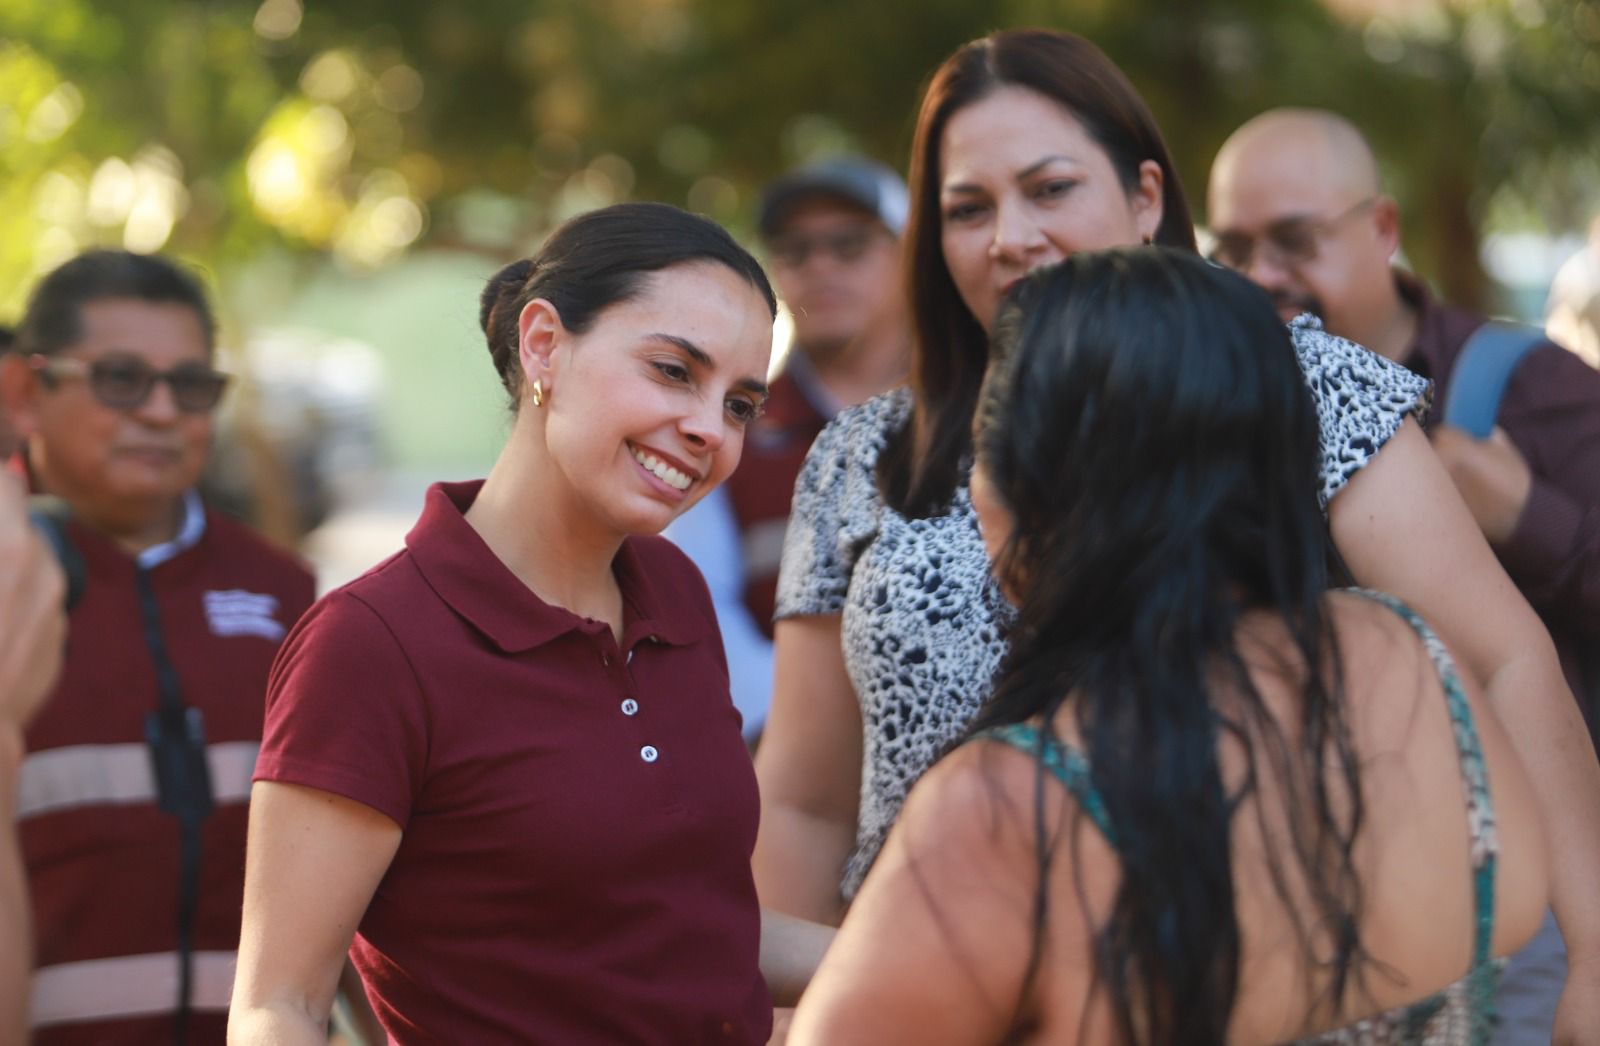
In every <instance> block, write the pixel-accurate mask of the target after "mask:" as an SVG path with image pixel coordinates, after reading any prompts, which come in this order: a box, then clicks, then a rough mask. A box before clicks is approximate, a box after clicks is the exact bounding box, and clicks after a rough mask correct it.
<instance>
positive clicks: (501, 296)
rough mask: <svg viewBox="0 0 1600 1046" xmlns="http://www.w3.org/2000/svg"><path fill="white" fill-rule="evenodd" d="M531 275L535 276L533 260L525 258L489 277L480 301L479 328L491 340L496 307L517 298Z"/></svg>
mask: <svg viewBox="0 0 1600 1046" xmlns="http://www.w3.org/2000/svg"><path fill="white" fill-rule="evenodd" d="M531 275H533V259H532V258H523V259H522V260H521V261H514V262H512V263H511V264H510V265H507V266H506V267H505V268H503V269H501V270H500V271H499V272H497V273H495V274H494V275H493V276H491V277H489V282H488V283H487V284H486V285H485V286H484V288H483V296H482V297H481V298H479V299H478V326H479V327H480V328H482V330H483V333H485V334H487V335H489V337H490V338H491V340H492V339H493V337H494V332H493V331H491V330H490V329H489V327H490V324H491V323H492V322H493V320H494V313H495V306H497V305H499V304H500V303H501V302H502V301H504V300H506V299H508V298H511V299H514V298H516V296H517V294H518V293H519V292H520V291H521V290H522V285H523V284H525V283H527V282H528V277H529V276H531Z"/></svg>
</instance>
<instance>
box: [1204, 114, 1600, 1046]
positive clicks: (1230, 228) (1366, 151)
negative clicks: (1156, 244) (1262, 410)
mask: <svg viewBox="0 0 1600 1046" xmlns="http://www.w3.org/2000/svg"><path fill="white" fill-rule="evenodd" d="M1208 211H1209V218H1210V221H1211V224H1212V229H1213V232H1214V234H1215V236H1216V240H1217V246H1216V250H1215V252H1214V254H1213V256H1214V257H1215V258H1216V259H1217V260H1218V261H1220V262H1222V263H1223V264H1225V265H1228V266H1230V267H1231V268H1234V269H1237V270H1238V271H1240V272H1242V273H1244V274H1245V275H1247V276H1249V277H1250V278H1251V279H1252V280H1254V281H1255V282H1256V283H1257V284H1259V285H1260V286H1261V287H1262V289H1264V290H1265V291H1266V292H1267V293H1268V294H1269V295H1271V297H1272V299H1273V301H1274V303H1275V304H1276V305H1277V306H1278V311H1279V313H1280V314H1281V315H1282V316H1283V318H1284V319H1285V321H1287V320H1289V319H1290V318H1292V317H1293V316H1295V315H1296V314H1298V313H1301V312H1310V313H1313V314H1315V315H1316V316H1318V317H1319V318H1320V319H1321V320H1322V322H1323V324H1324V325H1325V326H1326V327H1327V329H1328V330H1329V331H1330V332H1331V333H1333V334H1337V335H1339V336H1340V337H1343V338H1348V339H1350V340H1351V341H1354V342H1358V343H1359V344H1361V345H1364V346H1366V347H1367V348H1369V349H1371V350H1372V351H1373V352H1376V353H1379V354H1380V355H1383V356H1386V357H1388V358H1389V359H1391V360H1394V361H1395V362H1397V363H1400V364H1402V365H1404V366H1406V367H1408V368H1410V369H1411V370H1413V371H1416V372H1417V373H1419V374H1421V375H1422V376H1423V377H1425V378H1430V379H1432V380H1433V381H1434V382H1435V383H1436V387H1437V393H1436V394H1437V395H1439V396H1441V397H1442V396H1443V394H1444V391H1445V390H1447V389H1448V388H1449V382H1450V377H1451V374H1452V373H1453V372H1454V369H1455V366H1456V363H1457V361H1458V360H1459V358H1460V356H1461V353H1462V350H1463V347H1464V346H1465V344H1466V342H1467V340H1468V338H1469V337H1471V336H1472V334H1473V333H1474V332H1475V331H1477V330H1478V329H1479V328H1480V327H1482V326H1483V325H1484V323H1485V322H1486V319H1485V317H1483V316H1479V315H1477V314H1475V313H1471V312H1468V311H1466V310H1464V309H1458V308H1455V307H1453V306H1450V305H1447V304H1445V303H1442V302H1438V301H1435V300H1434V299H1433V298H1432V296H1431V295H1430V294H1429V293H1428V289H1427V287H1426V286H1425V285H1424V284H1423V282H1422V281H1421V280H1420V279H1418V278H1417V277H1416V276H1414V275H1412V274H1410V273H1408V272H1404V271H1402V270H1400V269H1397V268H1392V267H1391V259H1392V258H1393V256H1394V254H1395V252H1396V251H1397V250H1398V249H1399V243H1400V214H1399V207H1398V205H1397V204H1396V203H1395V201H1394V200H1393V199H1391V198H1389V197H1388V196H1386V195H1384V193H1383V191H1382V188H1381V186H1380V184H1379V179H1378V165H1377V161H1376V159H1375V158H1374V157H1373V155H1372V150H1371V148H1370V146H1369V145H1368V144H1367V142H1366V140H1365V138H1363V137H1362V135H1361V133H1360V132H1359V131H1358V130H1357V129H1356V128H1355V126H1354V125H1353V124H1351V123H1350V122H1349V121H1348V120H1346V119H1345V118H1343V117H1341V116H1338V115H1337V114H1334V113H1331V112H1326V111H1324V110H1317V109H1275V110H1272V111H1270V112H1267V113H1263V114H1261V115H1260V116H1257V117H1256V118H1254V119H1252V120H1250V121H1249V122H1247V123H1246V124H1244V126H1242V127H1240V128H1239V129H1238V130H1237V131H1235V132H1234V133H1233V135H1232V136H1230V137H1229V138H1228V140H1227V141H1226V142H1225V143H1224V144H1223V146H1222V149H1221V151H1219V152H1218V154H1217V158H1216V161H1215V163H1214V164H1213V165H1212V168H1211V182H1210V192H1209V200H1208ZM1429 435H1430V437H1431V439H1432V441H1433V445H1434V449H1435V450H1436V451H1437V452H1438V454H1439V457H1440V459H1441V460H1442V461H1443V462H1444V464H1445V466H1446V467H1447V468H1448V469H1449V471H1450V475H1451V478H1452V479H1454V480H1455V483H1456V487H1457V489H1458V490H1459V491H1460V492H1461V495H1462V498H1463V500H1464V501H1465V502H1466V503H1467V507H1468V508H1469V509H1471V510H1472V514H1473V516H1474V517H1475V518H1476V519H1477V522H1478V526H1479V528H1480V529H1481V530H1482V531H1483V535H1484V537H1485V538H1486V539H1487V540H1488V542H1489V544H1490V545H1491V546H1492V547H1493V548H1494V550H1495V553H1496V554H1497V555H1498V556H1499V558H1500V562H1501V563H1502V564H1503V565H1504V567H1505V569H1506V573H1507V574H1509V575H1510V576H1511V579H1512V580H1513V581H1515V582H1516V584H1517V587H1518V588H1519V589H1521V591H1522V594H1523V595H1524V596H1526V597H1527V600H1528V602H1529V603H1530V604H1532V606H1533V608H1534V609H1535V610H1537V611H1538V612H1539V615H1540V617H1541V618H1542V619H1543V620H1544V622H1545V625H1546V626H1547V627H1548V628H1549V630H1550V634H1551V637H1552V638H1553V639H1554V640H1555V643H1556V648H1557V650H1558V652H1559V653H1560V656H1561V664H1562V667H1563V669H1564V670H1565V672H1566V676H1567V681H1568V684H1569V685H1570V686H1571V687H1572V690H1573V693H1574V695H1575V696H1577V698H1578V701H1579V704H1580V705H1581V706H1582V708H1583V712H1584V716H1585V718H1586V719H1588V722H1589V729H1590V733H1591V736H1600V685H1597V683H1596V681H1595V676H1596V675H1597V674H1600V673H1596V671H1595V670H1596V667H1597V666H1596V659H1597V657H1600V372H1597V371H1595V370H1594V369H1593V368H1591V367H1588V366H1586V365H1585V364H1584V363H1583V362H1582V361H1581V360H1580V359H1579V358H1578V357H1577V356H1575V355H1573V354H1572V353H1570V352H1566V351H1564V350H1563V349H1561V348H1560V347H1559V346H1557V345H1555V344H1553V343H1549V342H1546V343H1544V344H1543V345H1541V346H1538V347H1536V348H1534V349H1533V350H1532V351H1531V352H1530V353H1529V354H1528V355H1527V356H1526V357H1525V358H1524V359H1523V360H1522V361H1521V363H1520V364H1519V365H1518V367H1517V369H1516V371H1515V372H1514V374H1513V377H1512V380H1511V382H1510V384H1509V385H1508V386H1507V388H1506V393H1505V398H1504V399H1503V400H1502V402H1501V405H1500V412H1499V425H1497V426H1496V427H1495V429H1494V430H1493V432H1492V433H1491V434H1490V435H1489V437H1488V438H1487V439H1482V440H1480V439H1476V438H1474V437H1473V436H1472V435H1470V434H1469V433H1467V432H1465V431H1463V430H1461V429H1459V428H1455V427H1453V426H1449V425H1443V424H1439V423H1433V424H1431V425H1430V426H1429ZM1552 830H1555V828H1554V826H1552ZM1564 971H1565V964H1564V961H1563V957H1562V953H1561V939H1560V937H1559V935H1557V933H1556V928H1555V924H1554V923H1553V922H1551V921H1548V920H1547V922H1546V925H1545V928H1544V929H1543V930H1541V931H1540V934H1539V936H1538V937H1536V938H1535V939H1534V941H1533V943H1532V944H1530V945H1529V946H1528V947H1527V948H1526V949H1525V950H1524V952H1523V953H1521V954H1520V955H1519V956H1517V957H1516V958H1514V959H1513V961H1512V965H1511V968H1510V970H1509V972H1508V975H1507V978H1506V980H1505V981H1504V982H1503V983H1502V990H1501V995H1500V997H1499V999H1498V1006H1499V1009H1500V1011H1501V1015H1502V1018H1503V1020H1502V1022H1501V1024H1500V1027H1499V1030H1498V1031H1497V1032H1496V1038H1495V1040H1494V1041H1495V1043H1496V1044H1497V1046H1509V1044H1517V1046H1520V1044H1521V1043H1525V1042H1528V1043H1531V1042H1541V1043H1546V1042H1549V1041H1550V1035H1551V1026H1552V1014H1553V1011H1554V1009H1555V1006H1556V1002H1557V999H1558V997H1559V995H1560V990H1561V984H1562V977H1563V974H1564Z"/></svg>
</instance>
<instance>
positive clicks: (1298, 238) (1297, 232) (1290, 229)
mask: <svg viewBox="0 0 1600 1046" xmlns="http://www.w3.org/2000/svg"><path fill="white" fill-rule="evenodd" d="M1377 200H1378V198H1377V197H1376V196H1369V197H1367V198H1366V199H1365V200H1360V201H1357V202H1356V203H1353V204H1351V205H1350V206H1349V207H1346V208H1345V209H1344V210H1342V211H1340V212H1339V213H1338V214H1335V215H1334V216H1333V217H1331V218H1323V219H1320V220H1319V219H1316V218H1286V219H1284V220H1283V221H1278V222H1273V223H1272V224H1271V225H1269V226H1267V228H1266V230H1265V231H1264V232H1262V234H1261V235H1260V236H1250V235H1248V234H1246V233H1242V232H1219V233H1217V245H1216V247H1215V248H1214V249H1213V250H1212V252H1211V260H1212V261H1214V262H1217V263H1218V264H1221V265H1226V266H1227V267H1228V268H1230V269H1238V270H1239V271H1241V272H1244V271H1246V270H1248V269H1249V268H1250V264H1251V262H1253V261H1254V260H1255V256H1256V251H1257V250H1258V249H1259V250H1260V251H1261V253H1262V255H1263V256H1264V257H1266V258H1267V259H1268V260H1269V261H1271V262H1272V263H1273V264H1274V265H1276V266H1278V267H1279V268H1291V269H1292V268H1294V267H1296V266H1299V265H1305V264H1307V263H1309V262H1313V261H1315V260H1316V258H1317V251H1318V250H1319V249H1320V247H1321V245H1322V239H1323V237H1325V236H1328V235H1329V234H1331V233H1332V232H1333V231H1334V230H1335V229H1336V228H1338V227H1339V226H1340V225H1342V224H1344V223H1345V222H1346V221H1348V220H1349V219H1351V218H1353V217H1355V216H1356V215H1358V214H1360V213H1361V212H1362V211H1364V210H1366V209H1367V208H1368V207H1370V206H1372V205H1373V204H1374V203H1376V202H1377Z"/></svg>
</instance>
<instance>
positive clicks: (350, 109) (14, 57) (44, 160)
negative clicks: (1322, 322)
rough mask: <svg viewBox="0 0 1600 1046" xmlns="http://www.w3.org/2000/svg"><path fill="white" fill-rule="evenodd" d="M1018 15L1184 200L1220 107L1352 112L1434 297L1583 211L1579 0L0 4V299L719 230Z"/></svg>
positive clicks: (1228, 126)
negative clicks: (160, 274)
mask: <svg viewBox="0 0 1600 1046" xmlns="http://www.w3.org/2000/svg"><path fill="white" fill-rule="evenodd" d="M1020 24H1039V25H1049V26H1055V27H1059V28H1064V29H1071V30H1074V31H1077V32H1081V33H1084V34H1085V35H1087V36H1089V37H1091V38H1092V39H1095V40H1096V41H1097V42H1099V43H1100V44H1101V45H1102V46H1104V47H1105V49H1106V50H1107V51H1108V52H1109V53H1110V54H1111V55H1112V56H1113V57H1114V58H1116V59H1117V60H1118V61H1119V62H1121V63H1122V64H1123V66H1124V68H1125V69H1126V70H1127V71H1128V73H1129V75H1130V76H1131V77H1132V78H1133V80H1134V81H1135V82H1136V83H1137V84H1138V85H1139V87H1140V89H1141V90H1142V91H1144V92H1145V94H1146V96H1147V97H1148V98H1149V100H1150V102H1151V105H1152V107H1153V108H1154V109H1155V110H1156V113H1157V116H1158V117H1159V118H1160V120H1161V123H1162V126H1163V127H1164V129H1165V130H1166V133H1167V135H1168V137H1169V139H1170V142H1171V144H1172V146H1173V149H1174V152H1175V154H1176V156H1177V161H1178V164H1179V167H1180V170H1181V171H1182V172H1183V174H1184V178H1185V181H1186V183H1187V187H1188V189H1189V190H1190V193H1191V196H1192V197H1193V198H1194V201H1195V204H1196V208H1197V211H1203V203H1204V200H1203V190H1204V179H1205V177H1206V174H1207V172H1208V169H1209V164H1210V160H1211V155H1212V153H1213V152H1214V150H1215V149H1216V147H1217V145H1218V144H1220V142H1221V141H1222V139H1223V137H1225V136H1226V135H1227V133H1228V132H1229V131H1230V130H1232V128H1233V127H1234V126H1236V125H1237V124H1238V123H1239V122H1241V121H1242V120H1244V119H1246V118H1247V117H1249V116H1250V115H1253V114H1254V113H1255V112H1258V111H1260V110H1261V109H1264V108H1267V107H1270V106H1273V105H1281V104H1291V103H1292V104H1303V105H1322V106H1328V107H1330V108H1334V109H1338V110H1339V111H1342V112H1344V113H1346V114H1347V115H1349V116H1351V117H1352V118H1353V119H1355V120H1356V121H1357V122H1358V123H1359V124H1361V125H1362V126H1363V127H1364V128H1366V130H1367V131H1368V133H1369V134H1370V136H1371V137H1372V139H1373V141H1374V144H1375V146H1376V147H1377V149H1378V151H1379V154H1380V157H1381V159H1382V162H1383V166H1384V170H1385V175H1386V178H1387V180H1388V182H1389V184H1390V186H1391V188H1392V190H1393V191H1394V192H1395V194H1396V195H1397V196H1398V197H1399V198H1400V199H1401V201H1402V204H1403V208H1404V213H1405V214H1406V221H1407V229H1406V244H1407V250H1408V253H1409V254H1410V256H1411V258H1412V260H1413V261H1414V262H1415V263H1416V265H1417V266H1418V268H1419V269H1420V270H1421V271H1423V272H1424V274H1426V275H1428V276H1430V277H1432V278H1434V279H1435V280H1436V281H1437V282H1438V283H1439V284H1440V285H1441V288H1442V289H1443V291H1444V292H1445V293H1446V294H1447V295H1449V296H1450V297H1453V298H1455V299H1457V300H1461V301H1463V302H1467V303H1482V302H1483V301H1484V298H1485V296H1486V293H1487V287H1486V284H1485V279H1484V275H1483V272H1482V270H1481V268H1480V266H1479V264H1478V261H1477V258H1478V252H1477V250H1476V247H1477V242H1478V235H1479V233H1478V230H1479V229H1480V227H1481V225H1482V223H1483V221H1484V220H1485V219H1487V218H1493V219H1494V220H1496V221H1498V222H1500V223H1517V224H1520V225H1524V226H1526V225H1534V226H1537V225H1539V224H1541V223H1544V224H1546V225H1549V226H1554V227H1558V228H1559V227H1562V226H1576V225H1578V224H1579V223H1581V220H1582V214H1583V212H1584V211H1585V210H1586V209H1587V208H1589V207H1591V206H1593V205H1594V203H1595V193H1596V188H1595V187H1596V183H1597V175H1600V163H1597V160H1596V156H1597V151H1600V150H1597V145H1600V123H1596V122H1595V121H1594V120H1593V116H1592V114H1593V113H1594V112H1596V111H1600V0H1404V2H1395V3H1379V2H1378V0H1321V2H1317V0H1186V2H1184V3H1171V2H1166V0H1116V2H1112V0H996V2H995V3H992V4H988V5H975V4H972V3H971V2H970V0H917V2H915V3H911V2H902V3H890V2H880V3H862V2H860V0H746V2H740V3H734V2H730V0H517V2H515V3H513V2H510V0H477V2H475V3H473V4H470V5H467V4H440V3H437V2H436V0H429V2H422V0H382V2H379V0H341V2H340V3H338V4H312V5H309V7H308V6H305V5H303V3H302V0H209V2H202V0H142V2H140V3H138V4H113V3H109V2H105V0H100V2H94V0H0V315H4V314H14V313H15V312H16V311H17V310H18V309H19V308H20V304H21V300H22V297H23V295H25V293H26V290H27V287H28V285H29V284H30V283H31V281H32V279H33V278H34V276H35V275H36V274H37V273H38V272H40V271H42V270H44V269H46V268H48V267H50V266H51V265H53V264H55V263H56V262H58V261H59V260H61V259H62V258H64V257H66V256H67V255H69V254H71V253H72V252H73V251H75V250H77V249H79V248H81V247H83V246H87V245H90V244H101V243H120V244H126V245H128V246H130V247H134V248H139V249H157V248H160V249H166V250H170V251H172V252H174V253H177V254H179V255H182V256H185V257H188V258H191V259H193V260H195V261H198V262H200V263H202V264H204V265H207V266H210V267H212V268H213V269H228V268H230V267H232V266H235V265H238V264H240V263H243V262H245V261H254V260H257V259H259V258H261V257H262V256H263V255H268V256H273V255H276V256H281V257H283V258H285V259H288V260H289V262H290V263H291V267H292V265H293V263H294V261H295V259H308V258H320V257H322V256H323V255H324V254H325V253H326V252H332V253H333V254H334V255H335V256H336V257H338V258H339V259H341V260H343V261H344V262H347V263H349V264H352V265H355V266H358V267H377V266H381V265H384V264H386V263H387V262H389V261H391V260H393V259H394V258H397V257H399V256H400V255H401V254H403V253H404V252H405V251H407V250H408V249H411V248H412V247H413V246H415V245H417V244H423V243H427V244H442V245H453V244H464V245H470V246H473V247H475V248H479V249H486V250H489V251H492V252H496V253H508V254H509V253H512V252H515V251H520V250H523V249H525V248H527V247H528V246H529V245H530V244H531V243H533V242H535V241H536V240H537V238H538V236H539V235H540V234H541V233H542V232H543V230H545V229H546V228H548V227H549V225H550V224H551V223H552V222H554V221H556V220H559V219H560V218H562V217H565V216H566V215H567V214H570V213H572V212H575V211H577V210H581V209H584V208H586V207H590V206H595V205H598V204H603V203H606V202H610V201H612V200H615V199H621V198H628V197H648V198H657V199H666V200H671V201H674V202H679V203H683V204H687V205H688V206H690V207H693V208H694V209H697V210H700V211H704V212H707V213H710V214H712V215H714V216H715V217H717V218H719V219H721V220H723V221H725V222H728V223H729V224H731V225H734V226H735V227H736V228H741V227H743V226H744V225H745V224H746V223H747V222H748V216H749V210H750V204H751V201H752V199H753V192H754V190H755V189H756V187H758V186H759V184H760V182H761V181H762V180H764V179H765V178H767V177H770V176H771V175H772V174H773V173H775V172H776V171H778V170H779V169H781V168H783V167H784V166H787V165H789V164H791V163H794V162H796V161H799V160H802V159H805V158H807V157H809V156H812V155H816V154H818V153H821V152H826V151H828V150H831V149H837V148H843V147H850V148H857V149H861V150H864V151H866V152H869V153H872V154H875V155H877V156H879V157H880V158H882V159H884V160H886V161H889V162H891V163H895V164H897V165H903V163H904V160H905V156H906V152H907V148H908V145H909V140H910V130H911V123H912V119H913V117H914V110H915V106H916V102H917V98H918V93H919V91H920V88H921V85H922V84H923V82H924V81H925V80H926V78H927V76H928V74H929V73H930V72H931V71H932V69H933V68H934V66H935V65H936V64H937V63H938V62H939V61H940V60H941V59H942V58H943V57H944V56H945V55H946V54H948V53H949V52H950V51H951V50H952V49H953V48H954V47H956V46H957V45H958V44H960V43H961V42H963V41H964V40H967V39H970V38H972V37H974V36H978V35H981V34H982V33H983V32H985V31H987V30H989V29H991V28H993V27H995V26H997V25H1020Z"/></svg>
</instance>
